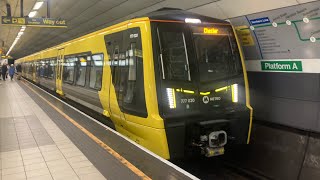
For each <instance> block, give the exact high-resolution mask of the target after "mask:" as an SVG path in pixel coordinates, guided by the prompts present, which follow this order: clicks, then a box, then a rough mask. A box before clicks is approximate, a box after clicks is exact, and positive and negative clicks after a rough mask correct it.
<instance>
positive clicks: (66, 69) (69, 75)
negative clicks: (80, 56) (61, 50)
mask: <svg viewBox="0 0 320 180" xmlns="http://www.w3.org/2000/svg"><path fill="white" fill-rule="evenodd" d="M76 61H77V58H76V57H69V58H66V59H65V62H64V63H63V74H62V78H63V82H65V83H68V84H73V82H74V69H75V68H74V67H75V62H76Z"/></svg>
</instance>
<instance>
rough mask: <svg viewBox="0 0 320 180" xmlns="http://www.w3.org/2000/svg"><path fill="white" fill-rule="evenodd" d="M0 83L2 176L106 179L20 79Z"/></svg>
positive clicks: (11, 179) (13, 179)
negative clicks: (28, 92) (22, 86)
mask: <svg viewBox="0 0 320 180" xmlns="http://www.w3.org/2000/svg"><path fill="white" fill-rule="evenodd" d="M1 83H2V84H1V85H0V94H1V96H2V97H3V99H2V100H1V102H7V103H1V104H0V180H20V179H21V180H25V179H28V180H50V179H52V180H60V179H63V180H65V179H68V180H71V179H78V180H79V179H95V180H98V179H106V178H105V177H104V176H103V175H102V174H101V173H100V172H99V170H98V169H97V168H96V167H95V166H94V164H92V163H91V162H90V161H89V160H88V158H87V157H86V156H85V155H84V154H83V153H82V152H81V151H80V150H79V149H78V148H77V146H75V145H74V144H73V143H72V141H70V139H69V138H68V137H67V136H66V135H65V134H64V133H63V132H62V131H61V130H60V129H59V128H58V126H57V125H56V124H55V123H54V122H53V121H52V120H51V119H50V118H49V117H48V116H47V114H46V113H45V112H44V111H43V110H42V109H41V108H40V107H39V106H38V105H37V104H36V103H35V102H34V101H33V100H32V99H31V98H30V97H29V95H28V94H27V93H26V92H25V91H24V90H23V89H22V88H21V87H20V86H19V85H18V84H17V83H15V82H14V81H13V82H11V81H6V82H1Z"/></svg>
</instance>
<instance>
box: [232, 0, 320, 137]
mask: <svg viewBox="0 0 320 180" xmlns="http://www.w3.org/2000/svg"><path fill="white" fill-rule="evenodd" d="M230 21H231V23H232V24H233V25H234V26H235V28H236V29H237V34H238V36H239V39H240V41H241V43H242V47H243V52H244V56H245V60H246V66H247V70H248V76H249V83H250V88H251V92H250V94H251V104H252V106H253V107H254V116H255V119H257V120H263V121H270V122H274V123H278V124H283V125H287V126H291V127H295V128H299V129H305V130H311V131H317V132H320V119H319V108H320V76H319V73H320V51H319V49H320V2H319V1H315V2H311V3H306V4H300V5H296V6H290V7H286V8H280V9H276V10H271V11H266V12H261V13H255V14H251V15H246V16H240V17H236V18H231V19H230Z"/></svg>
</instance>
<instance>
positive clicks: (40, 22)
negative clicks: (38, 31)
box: [1, 16, 67, 28]
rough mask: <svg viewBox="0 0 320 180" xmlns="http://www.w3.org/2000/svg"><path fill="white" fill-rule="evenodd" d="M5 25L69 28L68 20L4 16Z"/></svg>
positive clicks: (2, 18) (2, 20) (2, 19)
mask: <svg viewBox="0 0 320 180" xmlns="http://www.w3.org/2000/svg"><path fill="white" fill-rule="evenodd" d="M1 22H2V24H3V25H13V26H35V27H60V28H61V27H67V23H66V20H63V19H55V18H28V17H7V16H2V17H1Z"/></svg>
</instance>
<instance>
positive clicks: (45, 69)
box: [44, 59, 49, 78]
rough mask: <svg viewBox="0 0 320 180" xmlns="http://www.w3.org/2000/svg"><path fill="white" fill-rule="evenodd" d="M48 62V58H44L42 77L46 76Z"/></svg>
mask: <svg viewBox="0 0 320 180" xmlns="http://www.w3.org/2000/svg"><path fill="white" fill-rule="evenodd" d="M48 63H49V61H48V59H45V61H44V77H45V78H48Z"/></svg>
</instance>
